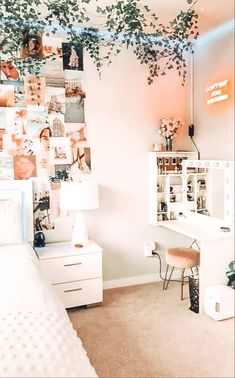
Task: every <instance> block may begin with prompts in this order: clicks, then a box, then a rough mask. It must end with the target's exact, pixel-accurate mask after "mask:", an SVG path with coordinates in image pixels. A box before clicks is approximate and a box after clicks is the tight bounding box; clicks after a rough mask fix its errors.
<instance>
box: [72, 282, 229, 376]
mask: <svg viewBox="0 0 235 378" xmlns="http://www.w3.org/2000/svg"><path fill="white" fill-rule="evenodd" d="M185 293H186V298H185V300H184V301H180V287H179V284H178V283H170V285H169V288H168V290H167V291H162V283H161V282H158V283H151V284H146V285H137V286H130V287H125V288H119V289H112V290H105V291H104V302H103V305H102V306H100V307H94V308H77V309H71V310H69V316H70V319H71V321H72V323H73V325H74V327H75V328H76V329H77V331H78V334H79V337H80V338H81V340H82V342H83V345H84V347H85V349H86V351H87V354H88V356H89V358H90V361H91V363H92V365H93V366H94V368H95V370H96V372H97V374H98V375H99V377H128V378H129V377H187V378H191V377H203V378H206V377H216V378H220V377H226V378H228V377H234V319H227V320H223V321H219V322H217V321H215V320H213V319H211V318H210V317H208V316H206V315H198V314H195V313H194V312H192V311H190V310H189V298H188V287H187V286H186V287H185Z"/></svg>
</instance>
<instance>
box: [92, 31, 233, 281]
mask: <svg viewBox="0 0 235 378" xmlns="http://www.w3.org/2000/svg"><path fill="white" fill-rule="evenodd" d="M233 51H234V50H233V37H232V36H231V34H230V35H226V36H225V37H223V38H219V39H218V41H214V42H213V43H211V44H206V45H202V46H200V45H198V46H197V47H196V51H195V109H194V112H195V119H194V124H195V125H196V130H195V141H196V143H197V144H198V147H199V149H200V152H201V158H203V159H232V158H233V151H234V146H233V140H234V138H233V133H234V131H233V130H234V106H233V99H232V98H230V99H229V100H228V102H227V104H226V106H225V108H223V107H222V109H221V107H220V108H219V109H217V110H216V111H215V113H214V112H211V109H208V108H207V107H206V105H205V102H204V101H205V98H204V90H205V87H206V86H207V85H208V84H209V83H210V80H214V79H215V78H216V77H218V75H217V73H221V74H222V77H221V78H222V79H223V78H230V80H231V79H232V78H233V69H234V62H233ZM86 72H87V74H86V88H87V100H86V121H87V125H88V136H89V139H90V141H91V147H92V148H91V152H92V163H93V174H94V177H95V179H96V180H97V181H98V182H99V184H100V208H99V209H98V210H95V211H93V212H92V214H89V216H88V219H87V220H88V225H89V230H90V236H92V238H93V239H94V240H96V241H97V242H98V243H99V244H100V245H102V246H103V248H104V258H103V261H104V280H105V281H109V280H117V279H122V278H127V277H133V276H139V279H140V280H141V278H142V277H141V276H145V275H149V278H150V277H154V276H153V274H156V278H157V272H158V271H159V265H158V263H157V262H156V261H153V260H152V259H148V258H144V254H143V245H144V244H145V243H146V241H148V240H153V241H156V242H158V243H159V245H160V249H163V250H164V249H165V248H168V247H170V246H188V245H189V242H190V241H189V239H187V238H186V237H183V236H181V235H178V234H176V233H173V232H170V231H167V230H163V229H161V228H160V227H154V226H151V225H149V223H148V211H149V208H148V206H149V203H148V164H147V152H148V151H150V150H151V147H152V143H154V142H155V143H156V142H164V140H163V139H162V137H161V136H160V135H159V134H158V132H157V129H158V127H159V119H160V118H161V117H163V116H181V117H182V118H183V119H185V120H186V126H185V128H184V130H180V133H179V136H178V138H177V139H176V140H175V142H174V148H175V149H177V148H179V149H184V148H186V149H189V150H193V149H194V147H193V145H192V143H191V141H190V138H189V137H188V136H187V126H188V124H189V123H190V122H189V121H190V91H189V89H190V85H189V83H190V80H189V78H188V83H187V86H186V89H185V88H184V87H182V86H181V83H180V80H179V78H178V75H177V73H176V72H171V73H170V74H169V75H168V76H166V77H164V78H158V79H157V80H156V82H155V83H154V84H153V85H152V86H148V85H147V84H146V72H145V70H144V68H143V67H142V66H141V65H139V63H138V62H136V60H135V59H134V58H133V57H132V55H131V54H129V53H128V52H127V53H123V54H122V55H121V56H119V57H118V58H116V59H114V61H113V64H112V65H111V66H110V67H109V68H107V69H105V70H104V72H103V76H102V80H99V78H98V76H97V73H96V70H95V67H94V65H93V64H92V62H91V61H90V60H88V59H87V60H86ZM224 76H225V77H224ZM151 275H152V276H151Z"/></svg>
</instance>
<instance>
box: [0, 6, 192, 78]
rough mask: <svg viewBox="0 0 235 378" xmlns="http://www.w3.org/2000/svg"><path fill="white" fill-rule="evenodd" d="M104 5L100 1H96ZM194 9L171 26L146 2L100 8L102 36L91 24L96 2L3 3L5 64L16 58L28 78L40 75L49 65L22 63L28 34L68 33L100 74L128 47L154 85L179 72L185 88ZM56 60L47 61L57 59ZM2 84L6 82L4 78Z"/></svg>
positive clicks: (0, 44)
mask: <svg viewBox="0 0 235 378" xmlns="http://www.w3.org/2000/svg"><path fill="white" fill-rule="evenodd" d="M93 1H96V3H98V0H93ZM186 1H187V3H188V4H189V7H188V9H187V10H186V11H181V12H180V13H179V14H178V15H177V16H176V17H175V18H174V19H173V20H172V21H171V22H170V23H169V24H168V25H163V24H162V23H160V22H159V18H158V17H157V15H156V14H155V13H154V12H152V11H151V9H150V8H149V7H148V6H141V1H140V0H118V1H116V2H115V3H114V4H111V5H107V6H103V7H101V6H98V5H97V6H96V14H97V15H99V16H100V18H101V19H102V25H103V26H102V31H101V30H100V28H99V26H98V25H92V27H85V26H84V25H89V24H90V23H91V17H89V4H90V3H92V0H60V1H58V0H20V1H16V0H2V1H1V4H0V58H1V59H3V57H4V56H6V55H7V56H11V58H12V59H13V60H14V62H15V64H16V65H17V67H18V68H19V70H20V72H21V74H22V75H26V74H28V73H30V74H35V75H39V74H40V72H41V68H42V65H43V64H44V63H45V59H34V58H32V57H28V58H26V59H21V56H20V49H21V48H22V44H23V42H24V40H25V39H24V38H23V34H24V33H25V31H27V30H31V31H32V30H33V32H34V33H41V34H43V33H48V31H51V32H52V33H53V34H56V33H57V32H61V31H63V32H64V33H66V38H67V39H68V40H70V41H73V42H78V43H81V44H82V45H83V47H84V48H85V49H86V50H87V52H88V53H89V55H90V57H91V58H92V59H93V61H94V63H95V65H96V67H97V70H98V72H99V73H101V69H102V67H103V65H104V64H105V63H107V64H110V63H111V62H112V57H113V55H117V54H119V53H120V52H121V51H122V49H123V48H124V47H126V48H128V47H131V48H130V50H131V51H132V53H133V54H134V55H135V56H136V58H137V59H138V60H139V61H140V63H141V64H143V65H145V66H146V67H147V69H148V78H147V80H148V84H151V83H152V82H153V80H154V78H155V77H157V76H159V75H166V74H167V72H168V71H169V70H171V69H176V70H177V71H178V74H179V76H181V78H182V84H183V85H184V83H185V79H186V63H185V59H184V56H183V54H184V51H187V50H189V48H190V47H191V46H192V42H193V40H195V39H196V38H197V37H198V35H199V33H198V25H197V22H198V14H197V13H196V12H195V10H194V9H193V7H194V5H195V3H196V0H186ZM53 58H54V57H53V56H50V57H49V58H47V59H53ZM0 79H1V78H0Z"/></svg>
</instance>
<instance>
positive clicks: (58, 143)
mask: <svg viewBox="0 0 235 378" xmlns="http://www.w3.org/2000/svg"><path fill="white" fill-rule="evenodd" d="M50 163H51V164H54V165H56V164H71V148H70V139H69V138H61V137H55V138H53V137H52V138H50Z"/></svg>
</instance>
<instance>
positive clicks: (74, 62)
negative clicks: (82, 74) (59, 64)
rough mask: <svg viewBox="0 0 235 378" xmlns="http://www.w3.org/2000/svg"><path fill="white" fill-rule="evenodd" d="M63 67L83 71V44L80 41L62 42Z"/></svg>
mask: <svg viewBox="0 0 235 378" xmlns="http://www.w3.org/2000/svg"><path fill="white" fill-rule="evenodd" d="M62 52H63V69H64V70H79V71H83V46H82V45H81V44H79V43H73V42H68V43H67V42H64V43H62Z"/></svg>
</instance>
